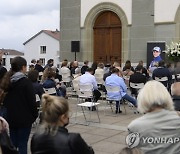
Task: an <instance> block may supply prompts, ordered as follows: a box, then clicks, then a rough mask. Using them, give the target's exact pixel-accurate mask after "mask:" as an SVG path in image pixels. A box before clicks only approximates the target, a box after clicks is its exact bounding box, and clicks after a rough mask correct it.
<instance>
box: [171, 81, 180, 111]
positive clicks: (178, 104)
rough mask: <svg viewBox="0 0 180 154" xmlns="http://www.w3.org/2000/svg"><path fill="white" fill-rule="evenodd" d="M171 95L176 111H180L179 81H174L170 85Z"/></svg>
mask: <svg viewBox="0 0 180 154" xmlns="http://www.w3.org/2000/svg"><path fill="white" fill-rule="evenodd" d="M171 95H172V99H173V102H174V107H175V110H176V111H180V82H175V83H173V84H172V85H171Z"/></svg>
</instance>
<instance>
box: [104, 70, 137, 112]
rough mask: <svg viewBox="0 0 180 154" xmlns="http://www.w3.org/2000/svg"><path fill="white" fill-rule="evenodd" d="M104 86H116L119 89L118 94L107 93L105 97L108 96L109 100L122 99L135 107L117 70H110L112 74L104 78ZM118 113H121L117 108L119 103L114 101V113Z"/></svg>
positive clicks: (134, 102) (134, 101)
mask: <svg viewBox="0 0 180 154" xmlns="http://www.w3.org/2000/svg"><path fill="white" fill-rule="evenodd" d="M105 85H106V86H118V87H119V88H120V92H118V93H117V94H116V95H114V94H111V93H109V94H108V93H107V95H109V97H110V98H111V97H112V98H113V99H117V100H118V99H119V100H121V98H123V99H125V100H127V101H129V102H130V103H132V104H133V105H134V106H137V103H136V100H135V99H134V98H133V97H131V96H129V95H128V94H127V87H126V84H125V82H124V79H123V78H122V77H120V76H119V69H117V68H114V69H113V70H112V74H111V75H110V76H108V77H107V78H106V81H105ZM118 112H119V113H121V110H120V107H119V101H116V113H118Z"/></svg>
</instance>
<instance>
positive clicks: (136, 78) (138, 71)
mask: <svg viewBox="0 0 180 154" xmlns="http://www.w3.org/2000/svg"><path fill="white" fill-rule="evenodd" d="M142 71H143V67H142V66H141V65H138V66H137V67H136V68H135V72H134V74H132V75H130V78H129V83H144V84H145V83H146V81H147V78H146V76H145V75H143V74H142ZM129 86H130V85H129ZM130 90H131V94H133V95H135V96H136V97H137V95H138V90H137V89H135V88H132V87H131V86H130Z"/></svg>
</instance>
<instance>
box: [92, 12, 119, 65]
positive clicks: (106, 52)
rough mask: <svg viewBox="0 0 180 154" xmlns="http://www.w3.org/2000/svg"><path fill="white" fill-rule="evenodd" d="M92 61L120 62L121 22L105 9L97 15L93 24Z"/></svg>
mask: <svg viewBox="0 0 180 154" xmlns="http://www.w3.org/2000/svg"><path fill="white" fill-rule="evenodd" d="M94 61H96V62H103V63H105V64H106V63H113V62H114V61H117V62H119V63H121V22H120V19H119V17H118V16H117V15H116V14H115V13H113V12H111V11H107V12H104V13H102V14H100V15H99V17H98V18H97V19H96V22H95V25H94Z"/></svg>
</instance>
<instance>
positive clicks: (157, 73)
mask: <svg viewBox="0 0 180 154" xmlns="http://www.w3.org/2000/svg"><path fill="white" fill-rule="evenodd" d="M155 77H167V78H168V81H162V84H163V85H164V86H165V87H167V88H168V90H169V88H170V85H171V80H172V74H171V72H170V71H169V70H168V68H166V67H165V62H164V60H161V61H159V64H158V68H157V69H155V70H154V71H153V74H152V78H153V80H155Z"/></svg>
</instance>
